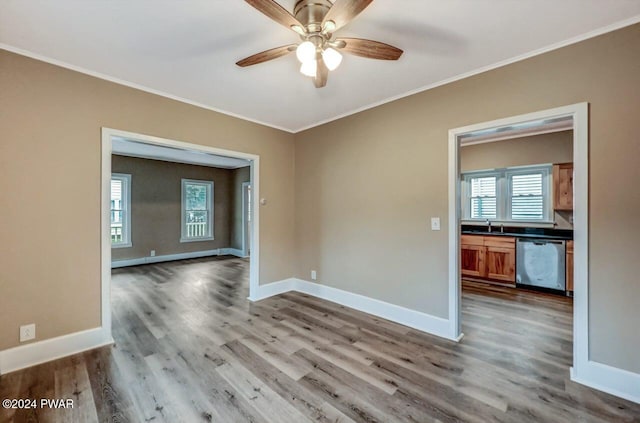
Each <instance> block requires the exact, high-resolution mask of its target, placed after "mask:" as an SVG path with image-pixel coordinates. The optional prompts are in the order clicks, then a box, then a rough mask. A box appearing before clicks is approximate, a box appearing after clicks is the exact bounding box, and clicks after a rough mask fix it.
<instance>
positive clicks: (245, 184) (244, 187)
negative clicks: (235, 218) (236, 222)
mask: <svg viewBox="0 0 640 423" xmlns="http://www.w3.org/2000/svg"><path fill="white" fill-rule="evenodd" d="M250 186H251V182H243V183H242V255H243V256H245V257H247V256H249V254H250V252H249V251H248V248H247V247H248V245H247V241H248V239H247V225H248V224H249V222H248V219H247V206H248V204H247V196H246V195H245V192H246V190H247V189H248V187H250ZM251 204H252V205H253V204H254V203H253V202H251ZM254 207H255V205H254ZM251 217H253V216H251ZM251 222H252V223H253V219H251ZM249 235H251V234H249ZM248 244H249V245H251V242H249V243H248ZM252 250H253V248H252Z"/></svg>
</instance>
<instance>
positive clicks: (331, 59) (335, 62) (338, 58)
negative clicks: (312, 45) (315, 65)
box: [322, 48, 342, 71]
mask: <svg viewBox="0 0 640 423" xmlns="http://www.w3.org/2000/svg"><path fill="white" fill-rule="evenodd" d="M322 60H324V64H325V65H327V68H328V69H329V70H331V71H332V70H336V69H337V68H338V66H340V63H342V54H340V53H338V51H337V50H334V49H332V48H328V49H326V50H325V51H323V52H322Z"/></svg>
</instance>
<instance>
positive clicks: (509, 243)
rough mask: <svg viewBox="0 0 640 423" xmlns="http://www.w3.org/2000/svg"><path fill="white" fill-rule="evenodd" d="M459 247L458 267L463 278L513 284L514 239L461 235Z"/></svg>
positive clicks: (514, 272) (514, 266)
mask: <svg viewBox="0 0 640 423" xmlns="http://www.w3.org/2000/svg"><path fill="white" fill-rule="evenodd" d="M460 245H461V248H460V250H461V251H460V262H461V266H460V267H461V273H462V275H463V276H471V277H475V278H482V279H491V280H494V281H500V282H508V283H515V280H516V240H515V238H512V237H503V236H482V235H463V236H462V238H461V240H460Z"/></svg>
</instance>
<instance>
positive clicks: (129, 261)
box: [111, 248, 245, 269]
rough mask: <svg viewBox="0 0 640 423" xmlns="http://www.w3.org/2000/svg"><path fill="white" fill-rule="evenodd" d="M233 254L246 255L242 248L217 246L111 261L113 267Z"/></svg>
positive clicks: (237, 255)
mask: <svg viewBox="0 0 640 423" xmlns="http://www.w3.org/2000/svg"><path fill="white" fill-rule="evenodd" d="M224 255H231V256H236V257H245V256H244V254H243V253H242V251H241V250H238V249H236V248H216V249H215V250H205V251H194V252H192V253H178V254H167V255H164V256H153V257H140V258H135V259H126V260H115V261H112V262H111V268H112V269H116V268H118V267H128V266H139V265H141V264H151V263H161V262H164V261H174V260H186V259H192V258H201V257H209V256H224Z"/></svg>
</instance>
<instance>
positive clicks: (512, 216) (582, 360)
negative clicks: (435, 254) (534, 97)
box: [449, 103, 589, 378]
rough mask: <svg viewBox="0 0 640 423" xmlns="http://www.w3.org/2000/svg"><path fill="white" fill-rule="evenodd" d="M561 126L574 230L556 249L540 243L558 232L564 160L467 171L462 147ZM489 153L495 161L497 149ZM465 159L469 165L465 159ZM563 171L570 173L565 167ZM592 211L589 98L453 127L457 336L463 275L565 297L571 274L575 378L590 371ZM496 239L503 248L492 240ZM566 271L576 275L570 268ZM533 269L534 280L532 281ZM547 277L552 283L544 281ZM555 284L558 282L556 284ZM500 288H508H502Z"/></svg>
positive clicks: (452, 285)
mask: <svg viewBox="0 0 640 423" xmlns="http://www.w3.org/2000/svg"><path fill="white" fill-rule="evenodd" d="M562 131H571V135H570V137H571V141H572V147H571V149H572V163H573V172H572V176H573V177H574V178H575V179H572V181H571V182H572V183H573V195H572V196H571V198H570V200H571V201H572V203H573V207H572V208H573V211H572V213H573V214H572V216H569V215H570V214H569V215H565V217H566V219H567V220H568V221H569V220H571V221H572V222H571V223H572V224H573V231H572V232H571V233H570V234H569V232H567V233H565V234H564V235H566V236H565V237H564V239H563V240H562V241H563V242H561V243H560V244H562V248H557V247H558V245H556V243H555V240H554V242H550V243H546V242H542V241H543V240H544V241H546V240H549V238H553V237H554V235H558V233H556V231H557V229H554V227H555V226H556V225H554V223H557V221H558V216H556V213H557V212H556V210H555V209H554V207H553V205H552V204H551V203H550V202H552V201H553V197H554V193H553V177H554V174H553V173H554V171H555V172H556V173H557V172H558V170H559V169H558V168H557V167H554V166H553V165H554V164H556V165H560V164H562V163H549V162H547V163H543V165H544V166H531V163H527V164H528V165H529V166H525V165H524V163H515V166H510V165H509V164H504V166H499V167H495V166H494V167H489V166H484V169H482V170H478V169H469V168H467V169H465V168H463V161H462V160H461V159H462V158H463V157H462V156H463V154H464V153H463V150H464V148H466V147H463V146H479V145H482V144H483V143H488V142H492V143H493V144H495V145H498V144H500V143H497V142H495V141H505V140H513V139H516V138H521V137H523V136H535V135H542V134H552V133H559V132H562ZM506 142H511V141H506ZM469 148H472V147H469ZM490 156H493V157H490V158H491V159H492V160H495V154H490ZM521 159H523V157H519V160H521ZM524 159H526V158H524ZM464 164H465V166H468V165H469V163H468V161H467V162H466V163H464ZM518 165H520V166H518ZM480 167H482V166H480ZM470 170H478V172H476V173H475V174H474V173H473V172H471V171H470ZM560 170H562V171H563V172H564V174H565V176H568V174H569V172H568V171H567V170H566V167H565V168H562V169H560ZM465 171H466V172H465ZM556 176H558V175H556ZM548 190H551V191H550V192H549V191H548ZM556 193H557V189H556ZM544 198H546V201H545V200H544ZM565 200H566V199H565ZM587 215H588V104H587V103H580V104H575V105H571V106H566V107H560V108H556V109H550V110H544V111H540V112H535V113H529V114H526V115H520V116H514V117H510V118H505V119H499V120H495V121H490V122H484V123H479V124H475V125H470V126H465V127H461V128H456V129H452V130H450V131H449V275H450V277H449V322H450V330H451V334H452V338H456V339H460V338H462V336H463V334H462V330H461V316H462V310H461V302H462V299H461V294H462V281H463V278H464V279H476V283H477V279H478V278H480V279H482V278H486V279H487V280H489V281H490V282H493V283H495V282H498V283H503V284H507V285H513V288H512V289H513V290H514V291H513V292H516V293H517V292H518V291H516V289H517V288H516V286H517V287H518V288H519V287H523V288H533V289H537V288H551V289H552V292H556V293H563V294H566V293H567V292H568V290H567V285H566V279H567V276H570V277H572V278H573V287H572V288H573V298H574V301H573V302H574V304H573V319H572V320H573V324H572V329H573V336H572V341H573V357H572V364H573V367H572V368H571V374H572V378H574V377H575V375H576V373H577V372H579V371H580V369H584V368H586V365H587V362H588V357H589V354H588V319H587V313H588V273H587V272H588V266H587V260H588V218H587ZM518 220H520V222H518ZM531 220H537V221H538V224H537V225H535V226H537V228H535V229H534V230H531V229H530V228H529V226H530V225H529V224H527V223H525V221H531ZM505 229H506V231H505ZM534 234H536V236H534ZM538 235H539V236H538ZM463 237H464V238H463ZM569 238H570V239H571V241H572V243H571V244H572V245H571V244H570V245H571V247H572V255H571V258H572V259H573V263H574V264H573V266H572V265H571V263H569V266H568V267H566V263H567V260H566V258H567V242H568V241H569ZM463 242H464V244H463ZM496 242H497V243H499V244H500V245H497V244H496V245H493V244H495V243H496ZM503 244H504V245H503ZM507 244H509V245H507ZM511 244H513V245H511ZM560 250H562V251H560ZM518 253H520V257H518ZM541 260H542V261H541ZM544 260H548V266H546V268H545V266H544V265H540V264H541V263H543V261H544ZM519 261H520V262H519ZM544 263H547V262H546V261H545V262H544ZM463 269H464V270H463ZM567 269H569V270H573V272H567ZM536 272H537V273H536ZM568 273H571V275H568ZM532 274H533V278H531V275H532ZM518 278H519V279H518ZM545 278H546V279H547V280H544V281H542V280H543V279H545ZM538 279H540V280H538ZM541 281H542V282H541ZM551 281H553V282H554V283H555V282H558V284H557V285H551ZM559 281H560V282H561V283H559ZM480 282H482V280H480ZM535 285H540V287H536V286H535ZM488 286H489V287H490V288H491V289H494V290H495V289H497V288H494V287H495V286H496V285H488ZM477 288H478V287H477V286H473V287H472V289H477ZM569 288H571V287H570V286H569ZM500 289H503V288H502V287H500ZM529 292H532V291H529ZM534 295H535V294H534ZM545 295H546V294H545ZM565 301H566V300H565Z"/></svg>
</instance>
